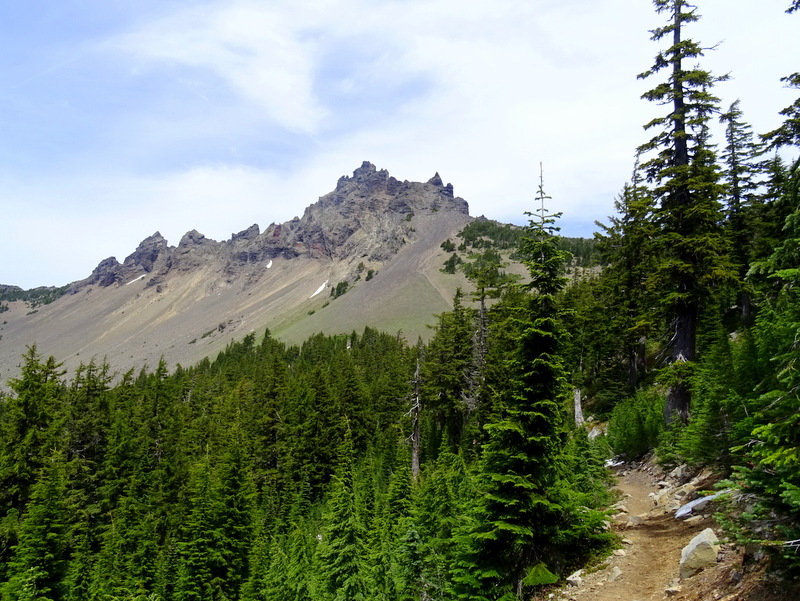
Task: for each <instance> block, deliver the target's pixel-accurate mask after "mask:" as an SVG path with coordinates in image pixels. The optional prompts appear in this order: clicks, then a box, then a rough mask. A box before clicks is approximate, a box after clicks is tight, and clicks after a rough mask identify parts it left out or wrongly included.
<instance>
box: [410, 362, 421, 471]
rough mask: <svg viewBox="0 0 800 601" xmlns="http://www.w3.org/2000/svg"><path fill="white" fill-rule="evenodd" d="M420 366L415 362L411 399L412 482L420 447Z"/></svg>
mask: <svg viewBox="0 0 800 601" xmlns="http://www.w3.org/2000/svg"><path fill="white" fill-rule="evenodd" d="M420 383H421V378H420V365H419V360H417V369H416V371H414V381H413V384H414V396H413V397H412V399H411V402H412V406H411V421H412V430H411V478H412V480H413V481H414V482H416V481H417V479H418V478H419V458H420V450H421V446H422V441H421V439H422V435H421V432H420V413H421V412H422V398H421V394H420Z"/></svg>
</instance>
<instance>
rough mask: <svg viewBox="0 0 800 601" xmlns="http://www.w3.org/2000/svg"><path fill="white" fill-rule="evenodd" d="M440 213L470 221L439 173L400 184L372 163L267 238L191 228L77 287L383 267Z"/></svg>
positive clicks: (147, 242)
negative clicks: (279, 268) (310, 268)
mask: <svg viewBox="0 0 800 601" xmlns="http://www.w3.org/2000/svg"><path fill="white" fill-rule="evenodd" d="M439 211H442V212H455V213H457V214H459V215H465V216H468V215H469V207H468V205H467V203H466V201H464V200H463V199H462V198H458V197H455V196H454V195H453V186H452V184H447V185H445V184H444V183H443V182H442V178H441V177H440V176H439V174H438V173H436V174H435V175H434V176H433V177H432V178H431V179H429V180H428V181H427V182H424V183H422V182H409V181H402V182H401V181H399V180H397V179H395V178H394V177H392V176H390V175H389V172H388V171H386V170H385V169H380V170H378V169H377V168H376V167H375V165H373V164H372V163H370V162H368V161H365V162H364V163H362V165H361V166H360V167H359V168H358V169H356V170H355V171H354V172H353V175H352V176H342V177H341V178H339V181H338V182H337V184H336V189H335V190H333V191H332V192H329V193H328V194H326V195H324V196H322V197H320V198H319V200H318V201H317V202H316V203H314V204H312V205H311V206H309V207H308V208H306V210H305V212H304V213H303V216H302V217H300V218H297V217H295V218H294V219H292V220H291V221H288V222H286V223H282V224H274V223H273V224H271V225H270V226H269V227H267V229H266V230H265V231H264V232H261V231H260V229H259V226H258V225H256V224H254V225H252V226H250V227H249V228H247V229H246V230H243V231H241V232H239V233H238V234H233V235H232V236H231V238H230V239H229V240H227V241H223V242H217V241H215V240H211V239H209V238H206V237H205V236H204V235H203V234H202V233H200V232H198V231H197V230H191V231H189V232H187V233H186V234H185V235H184V236H183V238H181V240H180V242H179V244H178V246H177V247H170V246H168V245H167V241H166V240H165V239H164V238H163V237H162V236H161V234H160V233H159V232H156V233H155V234H153V235H152V236H150V237H148V238H145V239H144V240H143V241H142V242H141V243H140V244H139V246H138V247H137V248H136V250H135V251H134V252H133V253H131V254H130V255H129V256H128V257H126V258H125V261H124V262H123V263H121V264H120V263H119V262H118V261H117V260H116V258H114V257H109V258H108V259H104V260H103V261H102V262H101V263H100V264H99V265H98V266H97V268H95V270H94V271H93V272H92V275H91V276H89V277H88V278H87V279H85V280H82V281H81V282H76V286H75V288H76V289H80V287H82V286H85V285H91V284H97V285H99V286H103V287H108V286H112V285H115V284H116V285H124V284H125V283H127V282H130V281H131V280H133V279H135V278H137V277H141V276H142V275H149V276H150V279H149V282H150V283H151V285H152V284H154V283H159V282H161V281H163V278H164V276H165V275H166V274H167V273H168V272H169V271H170V270H177V271H179V272H191V271H193V270H196V269H198V268H200V267H206V268H208V267H209V266H213V265H217V266H218V271H219V272H220V273H222V274H225V276H226V277H227V278H228V279H231V278H232V277H235V276H236V275H237V274H238V273H240V272H242V271H243V270H247V272H248V273H249V274H250V277H251V278H254V277H257V276H258V273H259V272H263V270H265V269H266V268H267V267H266V266H267V265H268V264H269V261H271V260H273V259H275V258H278V257H281V258H284V259H292V258H296V257H300V256H305V257H309V258H314V259H320V260H342V259H347V258H351V259H353V260H358V261H365V262H368V263H381V262H385V261H388V260H389V259H391V257H393V256H394V255H395V254H396V253H397V252H398V250H399V249H400V247H401V246H402V245H403V244H405V243H406V242H407V241H408V240H410V239H413V238H414V235H415V231H416V230H415V227H414V224H413V223H412V218H413V217H414V216H415V215H426V214H428V215H430V214H433V213H437V212H439Z"/></svg>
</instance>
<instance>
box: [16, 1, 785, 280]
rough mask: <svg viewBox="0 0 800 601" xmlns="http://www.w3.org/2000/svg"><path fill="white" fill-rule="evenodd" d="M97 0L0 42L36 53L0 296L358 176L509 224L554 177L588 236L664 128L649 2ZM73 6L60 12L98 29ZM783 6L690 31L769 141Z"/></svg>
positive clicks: (306, 199) (561, 199) (305, 199)
mask: <svg viewBox="0 0 800 601" xmlns="http://www.w3.org/2000/svg"><path fill="white" fill-rule="evenodd" d="M91 1H96V2H98V4H97V6H96V8H97V9H98V11H100V12H99V13H98V14H101V15H104V16H103V18H106V19H108V22H107V23H106V22H104V21H103V20H102V19H101V18H99V17H97V18H95V19H94V20H93V21H92V23H91V27H89V26H88V25H87V24H86V23H84V22H82V21H81V22H80V23H78V24H76V23H75V22H71V21H66V22H65V26H64V27H60V28H59V27H55V26H53V28H52V29H51V30H47V31H37V32H36V33H37V35H38V36H39V37H38V38H36V39H38V40H43V39H49V38H53V39H52V43H50V42H48V44H39V45H38V46H37V47H36V48H35V49H34V48H33V46H30V45H29V46H25V47H24V48H23V47H22V46H19V47H18V48H7V47H4V46H3V43H4V42H3V41H2V40H3V39H4V38H2V36H0V51H3V50H4V49H5V50H7V52H6V53H5V54H6V55H7V56H12V55H13V56H23V55H24V56H26V57H27V58H25V60H23V61H22V62H21V63H20V64H19V66H17V67H14V66H13V65H12V67H13V68H12V67H9V68H8V72H7V73H5V72H4V71H3V66H2V65H0V83H2V82H6V83H7V84H10V83H13V82H17V83H19V82H20V81H22V82H23V84H24V85H18V86H16V87H13V86H12V87H11V88H8V89H5V90H2V89H0V103H2V105H3V107H4V108H5V109H6V110H5V111H4V112H1V113H0V130H2V132H3V133H4V137H3V140H4V141H3V142H0V207H2V216H3V219H2V220H0V244H2V245H4V246H0V253H2V255H3V256H7V257H8V256H14V257H21V258H20V259H19V260H15V261H13V262H11V261H6V262H4V263H0V282H3V281H6V282H9V283H19V284H22V285H26V286H32V285H38V284H45V283H47V284H57V283H64V282H66V281H69V280H71V279H78V278H80V277H85V276H86V275H88V273H89V272H90V271H91V269H92V268H93V267H94V265H96V264H97V262H99V261H100V260H101V259H103V258H105V257H106V256H108V255H116V256H117V258H118V259H120V260H121V259H122V258H124V256H125V255H126V254H128V253H130V252H131V251H132V250H133V249H134V247H135V245H136V244H137V243H138V242H139V241H140V240H141V239H142V238H144V237H145V236H147V235H149V234H151V233H153V232H154V231H155V230H161V232H162V234H164V235H165V236H166V237H167V238H168V239H169V240H170V242H171V243H173V244H177V242H178V240H179V239H180V236H181V235H182V234H183V233H184V232H185V231H187V230H190V229H193V228H196V229H198V230H199V231H201V232H202V233H204V234H205V235H207V236H209V237H211V238H215V239H223V238H225V237H227V236H229V235H230V234H231V233H233V232H236V231H239V230H241V229H244V228H246V227H247V226H249V225H250V224H251V223H253V222H254V221H255V222H257V223H259V224H260V225H261V226H262V227H264V226H266V225H268V224H269V223H270V222H272V221H283V220H285V219H290V218H291V217H292V216H294V215H296V214H300V213H302V211H303V209H304V208H305V206H307V205H308V204H310V203H312V202H314V201H315V200H316V198H317V197H318V196H320V195H322V194H324V193H326V192H328V191H329V190H331V189H332V188H333V187H334V186H335V183H336V180H337V179H338V177H339V176H341V175H343V174H347V173H349V172H350V171H352V170H353V169H354V168H356V167H357V166H358V165H360V164H361V161H363V160H370V161H372V162H374V163H376V164H377V165H378V166H379V167H381V168H386V169H388V170H389V171H390V172H391V173H392V174H393V175H395V176H396V177H398V178H400V179H411V180H425V179H428V178H429V177H431V176H432V175H433V173H434V172H435V171H438V172H439V173H440V174H441V176H442V177H443V178H444V179H445V181H448V182H452V183H453V184H454V186H455V192H456V194H459V195H461V196H463V197H464V198H466V200H467V201H468V202H469V203H470V207H471V211H472V213H473V214H486V215H487V216H489V217H492V218H496V219H501V220H514V221H517V222H520V221H522V220H524V216H523V213H524V211H526V210H528V209H530V208H531V202H532V198H533V196H534V193H535V190H536V186H537V185H538V165H539V162H540V161H541V162H543V163H544V169H545V187H546V189H547V191H548V193H549V194H550V196H552V198H553V207H552V208H553V210H556V211H563V212H564V214H565V218H564V224H565V225H567V224H568V223H572V224H573V225H575V224H581V225H580V227H578V226H577V225H575V227H574V228H573V229H572V230H570V231H568V233H572V234H584V235H588V234H589V233H590V229H588V228H587V225H586V224H591V222H592V221H593V220H594V219H603V218H604V217H605V216H606V215H608V214H609V213H610V212H611V206H612V202H613V199H614V196H615V195H616V194H617V192H618V190H619V189H620V188H621V187H622V184H623V183H624V182H625V181H626V180H627V179H628V178H629V177H630V170H631V165H632V154H633V151H634V149H635V147H636V146H637V145H638V144H640V143H641V142H643V141H644V133H643V132H642V128H641V125H642V124H643V123H645V122H647V121H648V120H649V119H650V118H652V117H653V116H654V115H655V114H657V113H658V111H659V108H658V107H655V106H648V104H647V103H645V102H644V101H640V100H639V96H640V94H641V93H642V92H643V91H644V90H645V89H646V88H647V83H646V82H641V81H637V80H636V77H635V76H636V74H637V73H639V72H641V71H643V70H645V69H646V68H647V67H648V66H649V65H650V63H651V61H652V57H653V56H654V55H655V53H656V52H657V47H656V46H655V45H654V44H652V43H651V42H650V41H649V34H648V32H647V30H648V29H650V28H652V27H654V26H656V25H658V23H659V19H658V17H657V16H656V15H655V14H654V13H653V11H652V7H651V6H650V3H649V2H635V3H631V2H630V1H629V0H608V1H607V2H596V1H592V0H535V1H531V0H496V1H493V2H477V1H476V2H465V1H464V0H315V1H314V2H313V3H307V2H298V1H297V0H293V1H290V0H270V1H269V2H266V1H264V2H261V1H256V0H228V1H225V2H222V1H219V0H211V1H193V0H191V1H190V0H181V1H167V0H164V1H162V2H154V1H150V0H147V1H145V0H143V6H144V7H145V8H132V5H130V6H129V5H126V6H127V8H125V9H124V10H122V9H119V8H117V9H112V8H109V5H107V4H105V3H102V4H101V0H91ZM73 2H74V0H64V3H59V7H61V8H59V10H60V11H62V13H64V14H66V13H68V14H70V15H71V18H72V19H73V21H74V20H75V19H80V18H85V17H83V16H82V15H86V12H85V11H83V10H80V9H81V8H82V7H83V4H82V5H81V7H78V6H77V5H76V4H72V3H73ZM783 4H785V0H764V2H763V3H762V4H761V5H759V8H758V14H759V16H760V17H761V18H763V19H764V23H765V24H764V25H761V24H759V23H758V22H757V20H754V19H753V18H752V17H753V10H754V9H753V8H752V5H751V3H748V2H746V1H745V0H725V1H724V2H723V1H722V0H708V2H707V3H706V2H703V6H702V9H703V14H704V19H703V20H702V21H701V22H700V23H698V27H697V28H696V31H694V32H693V35H696V37H698V38H699V39H700V40H701V41H704V42H706V41H707V42H708V43H709V44H712V43H714V42H716V41H718V40H721V39H725V40H726V43H725V44H724V45H723V46H722V47H720V49H719V50H718V51H717V52H716V53H712V54H711V55H710V56H709V57H708V59H707V60H708V62H709V64H710V65H711V66H712V67H713V68H714V69H715V70H716V71H717V72H725V71H733V74H734V77H735V78H736V79H735V80H734V81H733V82H731V83H730V84H726V86H727V88H721V89H720V95H721V96H722V97H723V98H724V99H725V102H730V101H731V100H734V99H735V98H736V97H739V96H740V97H742V102H743V106H744V108H745V110H746V111H747V113H746V116H747V117H748V119H750V120H751V121H753V124H754V127H755V129H756V131H763V130H766V129H767V128H770V127H772V126H773V125H774V123H775V122H776V121H777V119H776V117H775V115H776V114H777V111H778V110H780V109H781V108H783V107H784V106H787V105H788V104H790V102H791V101H792V98H790V96H788V95H786V91H783V90H781V89H780V84H779V83H778V78H779V77H780V75H785V74H787V73H789V72H791V71H793V70H796V66H794V67H793V66H791V64H790V63H791V57H793V56H796V55H797V51H798V46H799V45H800V42H798V38H797V36H795V35H793V34H792V33H791V32H792V31H793V30H792V23H794V21H792V17H787V16H786V15H784V14H783V8H782V7H783ZM137 6H138V5H137ZM101 9H102V10H101ZM18 10H20V11H28V12H30V11H32V10H35V9H34V8H30V7H27V5H20V8H19V9H18ZM60 14H61V13H60ZM93 14H94V13H93ZM109 15H111V16H113V17H114V18H113V19H112V18H111V16H109ZM26 17H28V20H27V21H25V22H27V23H34V22H36V19H34V18H33V17H32V16H31V15H30V14H27V13H26ZM795 21H796V19H795ZM104 23H105V25H104ZM78 25H80V27H78ZM29 26H30V25H29ZM84 29H85V30H86V32H87V33H84V34H81V33H79V32H80V31H83V30H84ZM62 31H65V32H68V33H69V35H64V37H61V36H62V33H61V32H62ZM2 32H3V26H2V25H0V34H2ZM12 37H13V36H12ZM5 39H10V38H8V36H6V38H5ZM13 39H14V40H17V42H15V43H17V44H22V43H23V42H22V40H24V39H26V38H25V36H23V35H16V37H13ZM25 43H26V44H27V42H25ZM26 53H27V54H26ZM71 56H80V60H78V61H70V60H68V59H69V57H71ZM30 57H34V58H35V59H36V60H34V59H33V58H30ZM26 77H27V78H28V80H27V81H25V78H26ZM770 82H772V83H770ZM726 89H729V90H731V92H727V91H726ZM23 232H35V233H34V234H30V233H28V234H24V233H23ZM65 239H69V240H70V243H69V244H64V243H63V240H65ZM9 243H10V244H9ZM20 251H21V252H20ZM25 257H29V258H30V260H28V259H25Z"/></svg>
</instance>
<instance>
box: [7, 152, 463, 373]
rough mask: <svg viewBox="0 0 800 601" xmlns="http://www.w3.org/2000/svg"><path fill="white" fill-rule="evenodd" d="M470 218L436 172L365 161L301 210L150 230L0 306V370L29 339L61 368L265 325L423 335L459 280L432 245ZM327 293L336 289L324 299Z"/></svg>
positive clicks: (283, 331)
mask: <svg viewBox="0 0 800 601" xmlns="http://www.w3.org/2000/svg"><path fill="white" fill-rule="evenodd" d="M472 219H473V218H472V217H470V215H469V209H468V204H467V202H466V201H464V200H463V199H461V198H459V197H456V196H455V195H454V194H453V186H452V185H451V184H447V185H445V184H444V183H443V182H442V179H441V177H440V176H439V174H438V173H436V174H435V175H434V176H433V177H432V178H431V179H430V180H428V181H427V182H409V181H407V180H406V181H400V180H398V179H396V178H394V177H392V176H390V175H389V173H388V171H387V170H385V169H380V170H378V169H377V168H376V167H375V165H373V164H372V163H369V162H368V161H364V162H363V163H362V165H361V166H360V167H358V168H357V169H356V170H355V171H354V172H353V175H352V176H342V177H341V178H339V180H338V182H337V184H336V187H335V189H334V190H332V191H331V192H329V193H327V194H325V195H323V196H321V197H319V199H318V200H317V202H315V203H313V204H311V205H309V206H308V207H307V208H306V209H305V211H304V213H303V215H302V216H301V217H295V218H294V219H292V220H290V221H287V222H285V223H282V224H275V223H272V224H270V225H269V226H268V227H267V228H266V229H264V230H263V231H261V229H260V227H259V226H258V225H257V224H254V225H251V226H250V227H248V228H246V229H244V230H242V231H240V232H238V233H235V234H232V235H231V237H230V238H229V239H228V240H223V241H219V242H218V241H215V240H212V239H210V238H207V237H206V236H204V235H203V234H202V233H200V232H198V231H197V230H190V231H188V232H187V233H186V234H184V236H183V237H182V238H181V240H180V242H179V243H178V245H177V246H170V245H169V244H168V243H167V240H166V239H165V238H164V237H163V236H162V235H161V234H160V233H159V232H155V233H154V234H152V235H150V236H148V237H146V238H145V239H144V240H142V242H140V244H139V245H138V246H137V248H136V249H135V250H134V251H133V252H132V253H131V254H129V255H128V256H127V257H126V258H125V259H124V260H123V261H122V262H121V263H120V262H119V261H118V260H117V259H116V258H115V257H108V258H106V259H103V260H102V261H100V262H99V263H98V265H97V267H95V269H94V270H93V271H92V273H91V274H90V275H89V276H88V277H87V278H85V279H83V280H78V281H76V282H73V283H72V284H70V285H68V287H67V288H68V291H67V293H66V294H65V295H64V296H63V297H61V298H59V299H57V300H56V301H55V302H52V303H50V304H47V305H41V306H38V307H36V308H35V309H33V310H30V309H31V307H30V306H28V305H26V303H24V302H23V301H16V302H11V303H9V304H8V310H7V311H6V312H5V314H4V316H3V319H4V322H5V323H3V324H2V325H1V326H0V379H2V381H3V382H5V381H6V380H7V379H8V378H9V377H14V376H15V375H16V373H15V369H17V365H18V364H19V357H20V356H21V355H22V353H23V352H25V349H26V347H27V346H30V345H33V344H36V345H37V350H38V351H39V352H40V353H41V354H43V355H53V356H54V357H55V358H56V360H58V361H60V362H63V364H64V368H65V369H67V370H71V369H74V368H75V367H77V365H78V364H80V363H86V362H88V361H90V360H95V361H102V360H106V361H108V362H109V364H110V366H111V367H112V369H114V370H117V371H119V372H124V371H127V370H128V369H131V368H139V367H142V366H144V365H148V366H150V367H153V366H154V364H155V363H156V362H158V361H159V360H161V359H162V358H163V359H164V360H165V361H166V362H167V363H168V364H169V365H171V366H172V365H176V364H184V365H188V364H191V363H194V362H196V361H198V360H200V359H202V358H203V357H205V356H209V355H214V354H216V353H217V352H219V351H220V350H222V349H223V348H224V346H225V345H226V344H227V343H229V342H230V341H232V340H235V339H237V338H241V337H242V336H244V335H246V334H248V333H251V332H257V331H263V330H265V329H269V330H270V331H271V332H272V333H273V335H276V336H278V337H281V338H283V339H284V340H285V341H287V342H289V343H299V342H301V341H302V340H303V339H305V338H306V337H308V336H309V335H311V334H314V333H317V332H324V333H349V332H350V331H353V330H357V331H358V330H362V329H363V328H364V327H366V326H371V327H375V328H377V329H382V330H384V331H391V332H398V333H399V334H401V335H404V336H406V337H407V338H409V339H413V340H416V339H417V338H418V337H420V336H422V337H427V334H428V333H429V328H428V326H429V325H430V324H432V323H433V321H434V320H435V317H434V314H435V313H439V312H442V311H445V310H448V309H449V307H450V304H451V300H452V296H453V294H454V292H455V289H456V288H457V287H464V286H466V285H467V284H468V283H467V281H466V279H465V278H464V277H463V276H462V275H461V274H457V275H444V274H442V273H441V272H440V268H441V266H442V262H443V261H444V258H446V253H445V252H444V251H443V250H442V249H441V248H440V245H441V243H442V242H443V241H444V240H446V239H447V238H454V237H455V236H456V235H457V233H458V232H459V231H460V230H461V229H463V228H464V227H465V226H466V225H467V224H468V223H469V222H470V221H471V220H472ZM337 286H339V288H338V289H337ZM334 290H341V291H344V290H347V294H346V295H345V296H342V297H341V298H338V297H335V298H334V296H332V295H331V293H332V292H333V291H334ZM334 294H335V293H334Z"/></svg>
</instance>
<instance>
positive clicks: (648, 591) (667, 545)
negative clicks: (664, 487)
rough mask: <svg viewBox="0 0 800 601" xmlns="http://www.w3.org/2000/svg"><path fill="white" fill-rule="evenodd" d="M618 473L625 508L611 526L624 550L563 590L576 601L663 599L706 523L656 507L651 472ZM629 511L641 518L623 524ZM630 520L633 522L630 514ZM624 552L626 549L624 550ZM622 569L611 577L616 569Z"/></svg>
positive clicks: (642, 600)
mask: <svg viewBox="0 0 800 601" xmlns="http://www.w3.org/2000/svg"><path fill="white" fill-rule="evenodd" d="M624 473H625V475H624V476H621V477H620V478H619V482H618V485H617V488H618V489H619V490H620V492H621V493H622V495H623V499H622V505H623V506H624V508H625V509H627V512H625V511H623V512H622V514H621V515H620V517H619V518H618V519H617V520H616V525H615V529H616V530H617V531H618V532H619V534H620V535H621V536H622V537H623V549H622V550H621V551H617V553H619V554H618V555H612V556H611V557H610V558H609V559H608V560H607V562H606V563H605V564H604V565H603V566H602V567H601V569H600V570H598V571H596V572H594V573H591V574H588V575H586V576H584V581H583V584H582V585H581V586H580V587H577V588H575V587H570V588H567V589H565V590H564V591H563V593H562V599H563V598H566V599H575V600H576V601H654V600H659V601H661V599H663V598H664V595H665V592H664V591H665V590H666V589H667V588H669V586H670V584H671V583H673V581H674V580H675V579H676V578H678V569H679V561H680V556H681V549H682V548H683V547H684V546H685V545H686V544H687V543H688V542H689V541H690V540H691V539H692V537H693V536H694V535H695V534H696V533H697V532H699V531H700V530H702V529H703V528H705V527H707V524H702V523H701V524H698V525H693V526H690V525H688V524H686V523H685V522H683V521H681V520H676V519H675V517H674V516H673V515H672V513H667V512H664V510H662V509H655V508H654V505H653V501H652V499H651V498H650V497H649V496H648V495H649V494H650V493H651V492H655V491H657V490H658V487H657V486H656V484H655V482H654V481H653V480H654V479H653V476H651V475H650V474H649V473H647V472H646V471H642V470H639V469H637V470H631V471H627V472H624ZM626 513H627V515H628V516H638V517H640V518H641V520H642V522H641V524H638V525H632V526H630V527H627V523H628V521H629V518H626V515H625V514H626ZM634 521H637V520H636V518H635V517H634ZM623 553H624V554H623ZM615 567H618V568H619V569H620V570H621V571H622V573H621V575H619V576H617V577H616V578H615V579H611V580H610V578H612V574H613V571H614V568H615Z"/></svg>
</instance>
